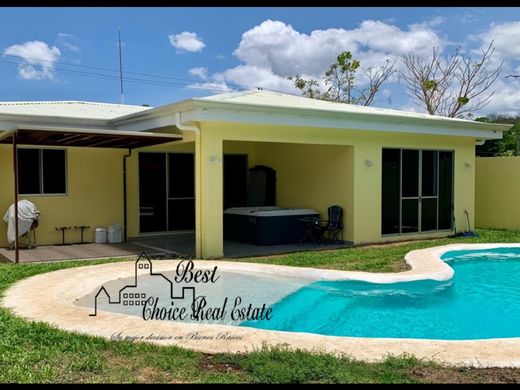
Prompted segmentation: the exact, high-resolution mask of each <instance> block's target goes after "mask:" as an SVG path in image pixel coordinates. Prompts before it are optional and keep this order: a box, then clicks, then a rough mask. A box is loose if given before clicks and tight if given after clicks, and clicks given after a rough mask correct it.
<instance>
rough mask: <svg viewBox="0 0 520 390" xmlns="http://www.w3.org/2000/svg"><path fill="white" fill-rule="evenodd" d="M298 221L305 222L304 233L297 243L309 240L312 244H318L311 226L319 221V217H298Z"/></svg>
mask: <svg viewBox="0 0 520 390" xmlns="http://www.w3.org/2000/svg"><path fill="white" fill-rule="evenodd" d="M298 221H302V222H304V223H305V234H304V235H303V237H302V238H301V239H300V241H298V244H303V243H305V242H307V241H310V242H312V243H313V244H319V242H318V241H316V238H315V237H314V229H313V227H314V226H315V225H317V224H319V223H320V219H319V218H316V217H305V218H300V219H299V220H298Z"/></svg>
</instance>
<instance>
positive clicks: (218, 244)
mask: <svg viewBox="0 0 520 390" xmlns="http://www.w3.org/2000/svg"><path fill="white" fill-rule="evenodd" d="M195 153H196V163H195V170H196V191H195V197H196V210H195V218H196V227H195V230H196V233H195V250H196V255H197V258H202V259H211V258H219V257H222V256H224V231H223V182H222V178H223V175H222V161H223V155H222V139H221V138H219V137H216V136H214V135H213V134H212V133H211V131H204V130H203V131H201V134H199V135H198V141H197V140H195Z"/></svg>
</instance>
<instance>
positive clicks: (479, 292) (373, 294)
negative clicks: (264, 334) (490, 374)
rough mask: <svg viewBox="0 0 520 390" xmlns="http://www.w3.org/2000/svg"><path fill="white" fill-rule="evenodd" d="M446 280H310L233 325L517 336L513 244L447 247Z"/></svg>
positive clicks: (519, 263)
mask: <svg viewBox="0 0 520 390" xmlns="http://www.w3.org/2000/svg"><path fill="white" fill-rule="evenodd" d="M442 259H443V260H444V261H446V262H448V264H449V265H450V266H451V267H452V268H453V269H454V270H455V276H454V278H453V279H451V280H449V281H445V282H436V281H431V280H426V281H418V282H402V283H392V284H375V283H368V282H358V281H335V282H330V281H326V282H323V281H322V282H315V283H311V284H308V285H305V286H304V287H302V288H299V289H298V290H296V291H295V292H293V293H291V294H289V295H287V296H286V297H284V298H282V299H281V300H280V301H278V302H277V303H275V304H274V306H273V318H272V319H271V320H270V321H256V322H254V321H250V322H242V323H241V324H240V325H241V326H250V327H255V328H262V329H271V330H283V331H291V332H310V333H318V334H324V335H335V336H356V337H392V338H418V339H444V340H465V339H468V340H469V339H486V338H504V337H520V248H515V247H502V248H494V249H485V250H460V251H451V252H447V253H445V254H444V255H443V256H442Z"/></svg>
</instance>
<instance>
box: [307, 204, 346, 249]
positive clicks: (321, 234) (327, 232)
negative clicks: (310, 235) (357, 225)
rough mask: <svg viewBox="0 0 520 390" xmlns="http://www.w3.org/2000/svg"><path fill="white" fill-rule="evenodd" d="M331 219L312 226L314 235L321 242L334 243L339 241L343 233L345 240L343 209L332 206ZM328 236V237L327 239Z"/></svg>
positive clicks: (330, 210)
mask: <svg viewBox="0 0 520 390" xmlns="http://www.w3.org/2000/svg"><path fill="white" fill-rule="evenodd" d="M327 211H328V216H329V219H327V220H322V221H320V223H319V224H315V225H313V226H312V228H313V229H314V235H315V236H316V237H317V238H318V239H319V240H320V242H328V243H329V244H330V243H332V242H333V241H334V240H337V239H338V235H339V234H340V233H341V240H343V209H342V208H341V207H340V206H331V207H329V208H328V210H327ZM326 236H328V237H326Z"/></svg>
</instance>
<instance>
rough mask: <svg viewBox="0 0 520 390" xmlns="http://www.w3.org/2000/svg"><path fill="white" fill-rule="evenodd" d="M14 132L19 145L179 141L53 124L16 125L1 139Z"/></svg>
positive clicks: (6, 140)
mask: <svg viewBox="0 0 520 390" xmlns="http://www.w3.org/2000/svg"><path fill="white" fill-rule="evenodd" d="M15 134H16V143H17V144H19V145H38V146H61V147H88V148H118V149H135V148H142V147H145V146H152V145H159V144H164V143H168V142H173V141H178V140H181V139H182V136H179V135H176V134H156V133H149V132H137V131H122V130H95V129H89V128H86V129H85V128H70V127H69V128H63V127H52V126H17V127H14V128H12V129H11V130H8V131H4V132H0V143H4V144H6V143H12V142H13V135H15Z"/></svg>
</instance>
